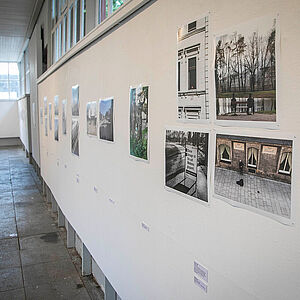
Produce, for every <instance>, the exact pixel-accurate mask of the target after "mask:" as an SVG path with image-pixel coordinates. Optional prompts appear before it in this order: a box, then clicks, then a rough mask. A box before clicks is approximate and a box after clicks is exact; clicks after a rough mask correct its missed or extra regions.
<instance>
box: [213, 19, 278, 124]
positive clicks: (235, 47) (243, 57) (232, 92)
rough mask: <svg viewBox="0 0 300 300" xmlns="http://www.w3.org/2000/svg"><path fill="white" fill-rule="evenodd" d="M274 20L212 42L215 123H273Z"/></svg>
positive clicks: (251, 25)
mask: <svg viewBox="0 0 300 300" xmlns="http://www.w3.org/2000/svg"><path fill="white" fill-rule="evenodd" d="M275 38H276V19H272V18H267V19H266V18H264V19H261V20H255V21H253V22H252V23H247V24H245V25H243V26H239V28H237V29H236V30H232V31H230V32H228V33H226V34H224V35H221V36H219V37H217V38H216V56H215V86H216V115H217V120H239V121H264V122H275V121H276V55H275Z"/></svg>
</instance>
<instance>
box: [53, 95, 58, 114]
mask: <svg viewBox="0 0 300 300" xmlns="http://www.w3.org/2000/svg"><path fill="white" fill-rule="evenodd" d="M58 102H59V98H58V96H55V97H54V116H58V114H59V103H58Z"/></svg>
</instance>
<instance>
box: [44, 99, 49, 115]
mask: <svg viewBox="0 0 300 300" xmlns="http://www.w3.org/2000/svg"><path fill="white" fill-rule="evenodd" d="M44 115H45V116H47V115H48V103H47V97H44Z"/></svg>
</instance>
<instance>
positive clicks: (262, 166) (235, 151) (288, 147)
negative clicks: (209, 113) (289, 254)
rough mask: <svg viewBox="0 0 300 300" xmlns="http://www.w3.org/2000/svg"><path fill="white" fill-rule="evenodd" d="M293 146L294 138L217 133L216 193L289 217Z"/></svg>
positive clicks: (234, 200)
mask: <svg viewBox="0 0 300 300" xmlns="http://www.w3.org/2000/svg"><path fill="white" fill-rule="evenodd" d="M292 147H293V141H292V140H279V139H271V138H258V137H249V136H233V135H221V134H217V137H216V166H215V187H214V188H215V194H216V195H219V196H222V197H223V198H226V199H228V200H230V202H231V204H233V205H235V206H240V205H239V204H241V206H242V207H244V208H247V207H251V208H253V209H254V210H256V211H257V210H258V211H264V212H266V213H270V214H273V215H277V216H280V217H284V218H290V217H291V177H292V152H293V151H292ZM253 209H252V210H253Z"/></svg>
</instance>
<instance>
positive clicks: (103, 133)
mask: <svg viewBox="0 0 300 300" xmlns="http://www.w3.org/2000/svg"><path fill="white" fill-rule="evenodd" d="M99 138H100V139H102V140H106V141H110V142H113V141H114V99H107V100H101V101H100V102H99Z"/></svg>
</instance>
